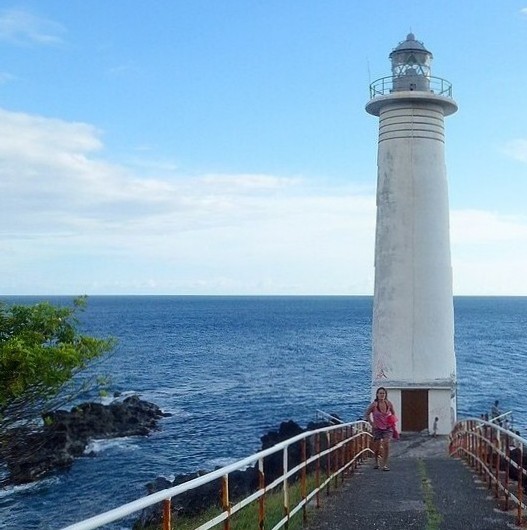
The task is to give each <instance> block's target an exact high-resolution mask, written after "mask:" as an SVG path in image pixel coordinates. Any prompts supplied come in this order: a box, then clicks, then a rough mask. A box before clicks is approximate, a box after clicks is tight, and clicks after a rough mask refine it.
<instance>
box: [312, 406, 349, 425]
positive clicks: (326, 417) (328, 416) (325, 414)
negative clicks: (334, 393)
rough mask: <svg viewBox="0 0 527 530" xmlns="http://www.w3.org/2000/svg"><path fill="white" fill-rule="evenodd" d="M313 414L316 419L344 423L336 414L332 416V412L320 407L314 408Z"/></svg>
mask: <svg viewBox="0 0 527 530" xmlns="http://www.w3.org/2000/svg"><path fill="white" fill-rule="evenodd" d="M315 414H316V419H317V420H318V419H320V418H322V419H324V420H326V421H331V422H333V423H344V422H343V421H342V420H341V419H340V418H337V416H333V414H329V412H324V411H323V410H320V409H316V410H315Z"/></svg>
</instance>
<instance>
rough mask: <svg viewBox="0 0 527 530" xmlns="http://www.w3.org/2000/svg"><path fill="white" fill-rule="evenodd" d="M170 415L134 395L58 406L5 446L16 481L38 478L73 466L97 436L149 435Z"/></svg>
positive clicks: (11, 473)
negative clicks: (39, 424)
mask: <svg viewBox="0 0 527 530" xmlns="http://www.w3.org/2000/svg"><path fill="white" fill-rule="evenodd" d="M163 416H167V414H164V413H163V412H162V411H161V409H160V408H159V407H158V406H157V405H154V404H153V403H149V402H148V401H143V400H141V399H139V397H138V396H130V397H128V398H126V399H124V400H123V401H120V402H113V403H111V404H110V405H101V404H100V403H83V404H81V405H79V406H77V407H73V408H72V409H71V411H69V412H68V411H66V410H58V411H55V412H51V413H49V414H47V415H46V416H45V417H44V426H43V427H42V429H41V430H39V431H37V432H30V433H28V432H25V431H22V430H18V431H15V432H14V434H15V435H14V436H12V437H11V439H10V440H9V442H8V443H7V444H6V445H5V446H4V447H3V448H2V453H3V454H2V457H3V458H4V460H5V462H6V464H7V468H8V471H9V480H10V482H11V483H13V484H24V483H27V482H33V481H35V480H38V479H40V478H42V477H43V476H45V475H46V474H48V473H49V472H51V471H54V470H56V469H64V468H68V467H69V466H71V464H72V463H73V460H74V458H75V457H78V456H81V455H83V453H84V451H85V449H86V446H87V444H88V442H89V441H90V440H92V439H94V438H103V439H104V438H119V437H124V436H137V435H147V434H149V433H150V432H151V431H152V430H154V429H156V428H157V422H158V420H159V419H160V418H161V417H163Z"/></svg>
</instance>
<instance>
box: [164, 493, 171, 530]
mask: <svg viewBox="0 0 527 530" xmlns="http://www.w3.org/2000/svg"><path fill="white" fill-rule="evenodd" d="M171 519H172V510H171V502H170V499H165V500H164V501H163V530H171V529H172V520H171Z"/></svg>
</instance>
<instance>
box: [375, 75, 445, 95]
mask: <svg viewBox="0 0 527 530" xmlns="http://www.w3.org/2000/svg"><path fill="white" fill-rule="evenodd" d="M426 80H427V83H428V85H429V88H428V90H429V91H430V92H432V93H434V94H437V95H439V96H445V97H448V98H451V97H452V83H450V81H447V80H446V79H443V78H441V77H434V76H433V75H431V76H427V77H426ZM397 81H398V78H397V77H395V76H392V75H390V76H387V77H381V78H380V79H376V80H375V81H373V83H371V84H370V97H371V98H375V97H378V96H386V95H388V94H391V93H393V92H394V90H395V87H396V84H397Z"/></svg>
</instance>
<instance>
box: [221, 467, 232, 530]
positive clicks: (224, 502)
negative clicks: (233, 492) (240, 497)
mask: <svg viewBox="0 0 527 530" xmlns="http://www.w3.org/2000/svg"><path fill="white" fill-rule="evenodd" d="M221 507H222V508H223V511H224V512H227V519H225V521H224V522H223V530H230V528H231V503H230V500H229V475H223V477H221Z"/></svg>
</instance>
